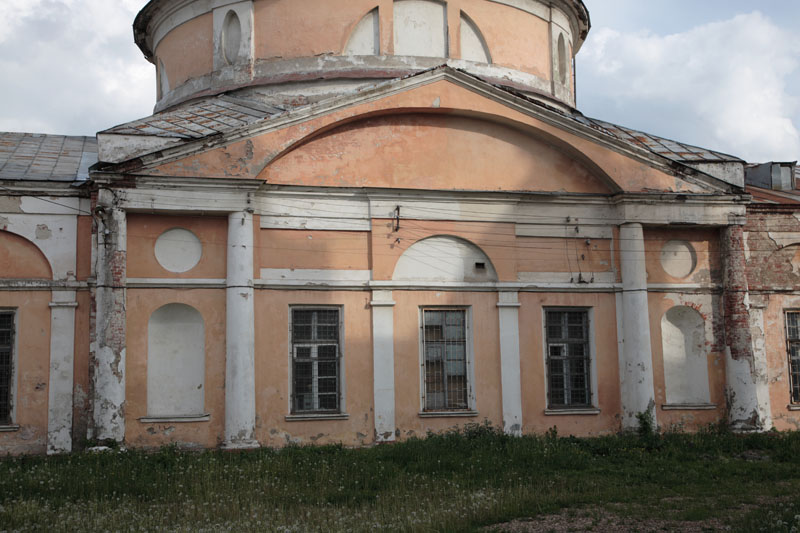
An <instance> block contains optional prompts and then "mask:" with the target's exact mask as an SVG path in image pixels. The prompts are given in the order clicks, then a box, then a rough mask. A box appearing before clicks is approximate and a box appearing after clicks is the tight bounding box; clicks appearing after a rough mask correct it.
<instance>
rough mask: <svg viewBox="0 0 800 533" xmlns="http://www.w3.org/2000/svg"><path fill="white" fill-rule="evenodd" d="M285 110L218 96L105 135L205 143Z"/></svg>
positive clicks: (118, 127)
mask: <svg viewBox="0 0 800 533" xmlns="http://www.w3.org/2000/svg"><path fill="white" fill-rule="evenodd" d="M283 112H284V110H283V109H281V108H277V107H268V106H267V107H265V106H261V105H259V104H257V103H255V102H248V101H245V100H238V99H237V100H233V99H232V98H230V97H226V96H216V97H211V98H206V99H204V100H199V101H196V102H192V103H189V104H186V105H182V106H180V107H176V108H174V109H172V110H170V111H165V112H163V113H158V114H157V115H153V116H150V117H146V118H142V119H139V120H134V121H133V122H128V123H127V124H121V125H119V126H115V127H113V128H111V129H108V130H105V131H103V132H102V133H111V134H117V135H153V136H156V137H174V138H178V139H186V140H190V139H201V138H203V137H208V136H210V135H217V134H220V133H225V132H226V131H230V130H233V129H235V128H239V127H242V126H247V125H249V124H253V123H255V122H258V121H260V120H264V119H267V118H271V117H273V116H275V115H279V114H282V113H283Z"/></svg>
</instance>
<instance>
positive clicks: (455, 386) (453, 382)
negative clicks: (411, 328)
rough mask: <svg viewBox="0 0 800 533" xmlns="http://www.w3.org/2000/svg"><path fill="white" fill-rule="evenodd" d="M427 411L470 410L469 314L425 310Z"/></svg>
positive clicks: (463, 311) (425, 395) (456, 311)
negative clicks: (468, 366) (468, 365)
mask: <svg viewBox="0 0 800 533" xmlns="http://www.w3.org/2000/svg"><path fill="white" fill-rule="evenodd" d="M422 321H423V326H422V328H423V333H422V352H423V357H424V362H423V366H422V371H423V374H424V375H423V383H424V392H423V395H424V397H423V405H424V406H425V407H424V410H425V411H448V410H463V409H469V407H470V406H469V382H468V377H467V376H468V372H467V364H468V358H467V312H466V310H465V309H423V311H422Z"/></svg>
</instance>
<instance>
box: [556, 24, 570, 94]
mask: <svg viewBox="0 0 800 533" xmlns="http://www.w3.org/2000/svg"><path fill="white" fill-rule="evenodd" d="M557 50H558V51H557V58H556V59H557V64H558V76H557V78H558V81H559V83H561V85H566V84H567V82H568V81H569V61H568V60H567V43H566V42H565V41H564V34H563V33H560V34H558V47H557Z"/></svg>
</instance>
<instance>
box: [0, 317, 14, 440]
mask: <svg viewBox="0 0 800 533" xmlns="http://www.w3.org/2000/svg"><path fill="white" fill-rule="evenodd" d="M13 350H14V313H8V312H6V313H0V425H2V424H10V423H11V385H12V383H11V378H12V373H13V372H12V370H13V368H12V365H13V359H14V358H13V355H14V354H13Z"/></svg>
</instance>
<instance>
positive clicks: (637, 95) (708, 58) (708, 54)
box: [578, 12, 800, 161]
mask: <svg viewBox="0 0 800 533" xmlns="http://www.w3.org/2000/svg"><path fill="white" fill-rule="evenodd" d="M579 58H580V63H579V67H580V68H579V71H578V84H579V85H578V91H579V92H578V96H579V105H581V108H582V110H583V111H584V112H586V113H587V114H590V115H593V114H595V115H596V114H597V112H596V111H595V110H598V111H600V113H601V114H602V117H601V118H604V119H607V120H610V121H612V122H618V123H621V124H623V125H626V126H632V127H635V128H640V129H645V130H646V131H648V132H650V133H654V134H656V135H663V136H667V137H673V138H676V140H680V141H685V142H689V143H694V144H699V145H701V146H704V147H706V148H712V149H717V150H722V151H726V152H729V153H732V154H734V155H738V156H740V157H743V158H745V159H748V160H751V161H765V160H770V159H772V160H793V159H797V158H798V157H800V133H798V128H797V124H794V123H793V122H792V118H791V117H793V116H798V101H797V99H796V98H795V97H794V96H793V95H792V94H791V93H790V92H789V87H788V86H787V85H788V82H789V80H790V77H791V76H792V75H793V73H795V72H796V71H797V68H798V63H799V62H800V61H799V59H798V58H800V43H799V42H798V40H797V39H796V38H795V36H794V35H792V34H790V33H789V32H787V31H785V30H782V29H781V28H780V27H778V26H777V25H775V24H774V23H773V22H772V21H771V20H770V19H768V18H767V17H765V16H764V15H762V14H761V13H759V12H754V13H751V14H746V15H738V16H736V17H734V18H732V19H730V20H726V21H723V22H715V23H711V24H707V25H703V26H698V27H696V28H693V29H691V30H689V31H686V32H683V33H678V34H672V35H667V36H659V35H654V34H652V33H621V32H617V31H614V30H610V29H607V28H594V29H593V30H592V33H591V34H590V37H589V41H588V42H587V44H586V46H584V48H583V49H582V50H581V53H580V55H579Z"/></svg>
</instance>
